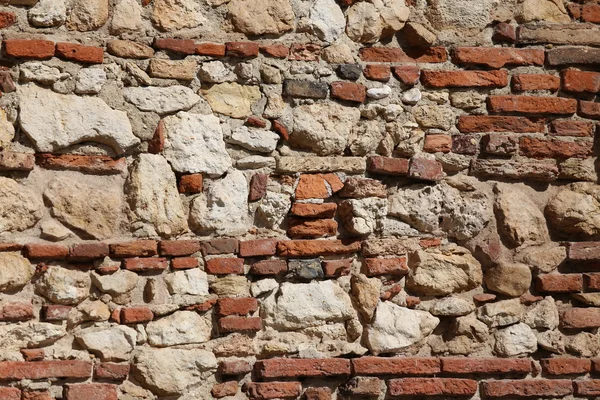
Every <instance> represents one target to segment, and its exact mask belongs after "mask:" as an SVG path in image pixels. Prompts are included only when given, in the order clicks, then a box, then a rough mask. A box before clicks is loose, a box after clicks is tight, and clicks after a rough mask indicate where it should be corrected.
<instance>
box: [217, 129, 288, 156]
mask: <svg viewBox="0 0 600 400" xmlns="http://www.w3.org/2000/svg"><path fill="white" fill-rule="evenodd" d="M227 142H228V143H232V144H236V145H238V146H241V147H243V148H245V149H248V150H251V151H257V152H259V153H271V152H272V151H273V150H275V148H276V147H277V142H279V135H278V134H277V133H275V132H272V131H267V130H265V129H255V128H248V127H247V126H240V127H239V128H237V129H235V130H234V131H233V132H232V134H231V137H230V138H229V139H228V140H227Z"/></svg>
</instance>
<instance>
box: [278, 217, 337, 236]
mask: <svg viewBox="0 0 600 400" xmlns="http://www.w3.org/2000/svg"><path fill="white" fill-rule="evenodd" d="M337 228H338V224H337V222H336V221H335V220H333V219H316V220H306V219H290V220H289V221H288V230H287V234H288V236H289V237H291V238H293V239H297V238H312V239H316V238H320V237H327V236H335V235H336V233H337Z"/></svg>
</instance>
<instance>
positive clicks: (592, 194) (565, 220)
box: [546, 183, 600, 238]
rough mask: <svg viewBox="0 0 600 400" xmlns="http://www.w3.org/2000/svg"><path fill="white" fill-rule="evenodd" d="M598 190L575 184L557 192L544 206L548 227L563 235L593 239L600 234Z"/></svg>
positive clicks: (599, 191) (592, 186) (586, 185)
mask: <svg viewBox="0 0 600 400" xmlns="http://www.w3.org/2000/svg"><path fill="white" fill-rule="evenodd" d="M599 196H600V190H599V187H598V186H596V185H593V184H587V183H576V184H572V185H570V186H568V187H566V188H564V189H563V190H561V191H559V192H558V193H557V194H556V196H554V197H553V198H552V199H550V201H549V202H548V205H547V206H546V217H547V218H548V222H549V223H550V225H551V226H552V227H553V228H554V229H556V230H558V231H559V232H561V233H563V234H574V235H579V236H581V237H584V238H585V237H587V238H590V237H595V236H596V235H598V234H600V202H599V199H600V197H599Z"/></svg>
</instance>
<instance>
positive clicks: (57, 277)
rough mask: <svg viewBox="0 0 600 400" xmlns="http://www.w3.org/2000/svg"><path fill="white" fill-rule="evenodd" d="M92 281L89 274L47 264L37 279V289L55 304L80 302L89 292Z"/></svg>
mask: <svg viewBox="0 0 600 400" xmlns="http://www.w3.org/2000/svg"><path fill="white" fill-rule="evenodd" d="M91 284H92V281H91V279H90V276H89V274H87V273H85V272H82V271H76V270H70V269H66V268H62V267H58V266H54V265H52V266H49V267H48V269H47V270H46V272H44V274H43V275H42V276H41V278H40V279H39V280H38V281H37V284H36V289H37V291H38V292H39V293H40V294H41V295H42V296H44V297H45V298H47V299H48V300H51V301H53V302H54V303H57V304H64V305H74V304H79V303H81V302H82V301H83V300H84V299H85V298H86V297H88V296H89V294H90V287H91Z"/></svg>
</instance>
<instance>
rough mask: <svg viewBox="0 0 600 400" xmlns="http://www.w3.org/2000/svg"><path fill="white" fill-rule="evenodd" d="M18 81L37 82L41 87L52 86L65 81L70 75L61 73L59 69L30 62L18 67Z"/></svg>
mask: <svg viewBox="0 0 600 400" xmlns="http://www.w3.org/2000/svg"><path fill="white" fill-rule="evenodd" d="M19 73H20V75H19V79H20V80H22V81H24V82H37V83H39V84H42V85H52V84H53V83H55V82H57V81H59V80H63V79H67V78H69V77H70V76H71V75H69V74H68V73H66V72H61V71H60V69H58V68H55V67H50V66H48V65H46V64H42V63H41V62H37V61H30V62H26V63H23V64H21V65H20V67H19Z"/></svg>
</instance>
